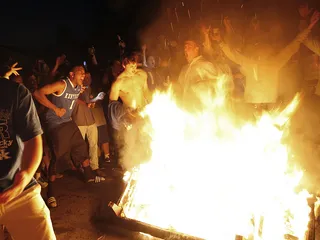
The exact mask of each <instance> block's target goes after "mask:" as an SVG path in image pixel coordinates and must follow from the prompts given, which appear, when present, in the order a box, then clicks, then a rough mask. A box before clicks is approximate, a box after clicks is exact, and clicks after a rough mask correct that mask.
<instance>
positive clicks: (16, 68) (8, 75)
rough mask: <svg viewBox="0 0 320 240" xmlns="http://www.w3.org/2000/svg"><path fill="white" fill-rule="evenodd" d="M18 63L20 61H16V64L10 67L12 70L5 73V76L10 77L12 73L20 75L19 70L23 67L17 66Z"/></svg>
mask: <svg viewBox="0 0 320 240" xmlns="http://www.w3.org/2000/svg"><path fill="white" fill-rule="evenodd" d="M17 65H18V63H17V62H16V63H15V64H13V65H12V66H11V67H10V70H9V71H8V72H7V73H6V74H5V75H4V77H5V78H9V77H10V76H11V75H12V74H14V75H15V76H18V75H19V73H18V71H19V70H21V69H22V67H16V66H17Z"/></svg>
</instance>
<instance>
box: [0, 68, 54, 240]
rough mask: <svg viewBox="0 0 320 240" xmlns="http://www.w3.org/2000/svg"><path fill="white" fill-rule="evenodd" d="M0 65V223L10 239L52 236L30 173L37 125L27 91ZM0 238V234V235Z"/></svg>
mask: <svg viewBox="0 0 320 240" xmlns="http://www.w3.org/2000/svg"><path fill="white" fill-rule="evenodd" d="M16 65H17V64H14V65H13V66H12V67H11V68H10V67H6V66H2V67H0V76H1V77H0V209H1V211H0V224H1V225H5V226H6V228H7V229H8V231H9V233H10V235H11V236H12V238H13V239H17V240H23V239H39V240H40V239H43V240H46V239H53V240H54V239H56V237H55V234H54V231H53V227H52V223H51V219H50V211H49V209H48V208H47V206H46V204H45V202H44V201H43V199H42V197H41V195H40V191H41V187H40V185H39V184H37V182H36V181H35V179H34V178H33V175H34V174H35V172H36V170H37V168H38V166H39V164H40V162H41V158H42V139H41V134H42V130H41V125H40V121H39V117H38V114H37V110H36V108H35V105H34V103H33V100H32V95H31V93H30V92H29V91H28V90H27V89H26V88H25V87H24V86H23V85H22V84H18V83H15V82H13V81H9V77H10V75H11V74H15V75H18V73H17V70H20V68H16ZM0 238H1V236H0Z"/></svg>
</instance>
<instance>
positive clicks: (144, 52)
mask: <svg viewBox="0 0 320 240" xmlns="http://www.w3.org/2000/svg"><path fill="white" fill-rule="evenodd" d="M146 51H147V45H146V44H144V45H143V46H142V64H143V66H144V67H148V65H147V56H146Z"/></svg>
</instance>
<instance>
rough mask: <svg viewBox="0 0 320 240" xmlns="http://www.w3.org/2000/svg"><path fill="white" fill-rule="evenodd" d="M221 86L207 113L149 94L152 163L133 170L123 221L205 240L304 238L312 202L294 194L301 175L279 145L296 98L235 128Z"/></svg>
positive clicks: (147, 111)
mask: <svg viewBox="0 0 320 240" xmlns="http://www.w3.org/2000/svg"><path fill="white" fill-rule="evenodd" d="M221 82H223V77H222V78H221V79H220V83H221ZM218 84H219V82H218ZM222 86H223V85H222V84H220V87H219V85H217V92H216V95H215V97H214V98H208V95H202V96H206V97H205V98H206V99H202V101H203V102H205V103H207V104H206V107H205V109H204V110H203V111H201V112H198V113H193V114H191V113H190V112H187V111H184V110H182V109H181V108H179V107H178V105H177V104H176V102H175V99H174V98H173V97H172V94H170V92H169V93H165V94H164V93H156V94H155V95H154V97H153V101H152V103H151V104H149V105H148V106H147V107H146V109H145V111H144V113H143V116H144V117H147V118H148V119H149V123H150V124H146V125H145V126H144V129H143V131H145V132H147V133H148V134H150V135H151V139H152V141H151V146H150V147H151V149H152V157H151V159H150V161H148V162H147V163H144V164H141V165H140V166H138V167H136V168H135V169H134V170H133V171H131V178H133V179H134V182H135V184H134V186H132V188H133V189H131V190H132V191H131V192H130V196H129V198H128V199H127V202H126V203H125V204H124V205H123V208H124V213H125V215H126V216H127V217H128V218H132V219H135V220H139V221H142V222H146V223H149V224H152V225H156V226H159V227H162V228H166V229H171V230H174V231H177V232H181V233H186V234H189V235H192V236H197V237H200V238H204V239H219V240H234V239H235V236H236V235H241V236H244V237H245V239H255V240H256V239H264V240H282V239H284V238H285V235H287V234H290V235H293V236H296V237H298V238H299V239H304V238H305V235H306V232H307V229H308V222H309V213H310V208H309V206H308V202H307V199H308V197H310V196H309V193H308V192H307V191H297V186H298V185H299V182H300V180H301V177H302V172H301V171H297V170H293V169H295V167H294V166H292V165H291V163H290V164H289V163H288V155H289V154H288V148H287V146H286V145H285V144H284V141H283V134H284V132H283V129H284V126H285V123H286V122H287V120H288V119H289V117H290V115H291V114H292V112H293V111H294V109H295V108H296V106H297V104H298V103H299V97H296V98H295V99H294V100H293V101H292V102H291V104H290V105H289V106H288V107H287V108H286V109H285V111H283V112H281V113H278V114H272V115H271V114H268V113H263V114H262V115H261V116H260V117H258V118H257V120H256V121H255V122H249V121H248V122H247V123H245V124H241V125H240V126H239V124H238V123H237V122H236V121H235V117H234V114H232V112H231V111H227V110H226V109H227V108H226V107H225V102H226V101H225V100H226V99H225V97H224V96H225V95H224V90H223V87H222Z"/></svg>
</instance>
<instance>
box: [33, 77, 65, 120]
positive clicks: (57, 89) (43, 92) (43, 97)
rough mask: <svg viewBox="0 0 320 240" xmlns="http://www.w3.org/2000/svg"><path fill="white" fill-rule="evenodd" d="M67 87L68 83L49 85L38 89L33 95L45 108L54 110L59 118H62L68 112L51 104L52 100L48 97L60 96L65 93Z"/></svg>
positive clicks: (61, 82)
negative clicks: (53, 94) (52, 95)
mask: <svg viewBox="0 0 320 240" xmlns="http://www.w3.org/2000/svg"><path fill="white" fill-rule="evenodd" d="M65 87H66V83H65V82H64V81H58V82H55V83H52V84H48V85H46V86H44V87H42V88H40V89H37V90H36V91H35V92H34V93H33V96H34V97H35V98H36V99H37V101H38V102H39V103H41V104H42V105H43V106H45V107H47V108H49V109H52V110H53V111H54V112H55V113H56V114H57V116H59V117H62V116H63V115H64V114H65V113H66V110H65V109H63V108H58V107H57V106H56V105H54V104H53V103H52V102H50V100H49V99H48V98H47V95H50V94H52V93H55V94H57V95H60V94H62V93H63V91H64V89H65Z"/></svg>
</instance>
